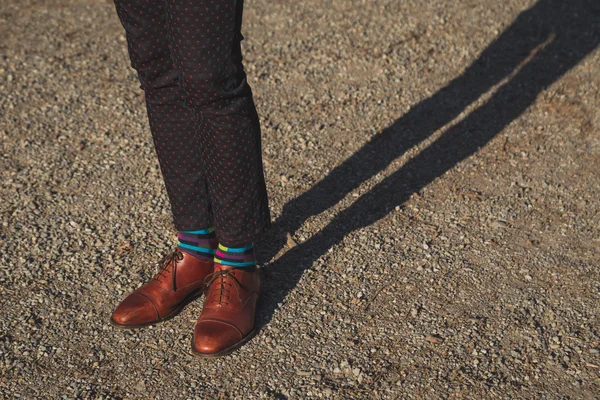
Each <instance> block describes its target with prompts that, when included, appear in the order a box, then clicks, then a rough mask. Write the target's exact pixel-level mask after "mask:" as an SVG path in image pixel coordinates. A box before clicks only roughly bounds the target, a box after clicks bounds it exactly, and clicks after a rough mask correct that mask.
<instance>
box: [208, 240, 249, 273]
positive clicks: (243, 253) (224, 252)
mask: <svg viewBox="0 0 600 400" xmlns="http://www.w3.org/2000/svg"><path fill="white" fill-rule="evenodd" d="M219 265H226V266H233V267H244V268H251V269H254V268H255V267H256V257H255V254H254V244H251V245H249V246H245V247H225V246H223V245H222V244H221V243H219V246H218V247H217V251H216V252H215V267H218V266H219Z"/></svg>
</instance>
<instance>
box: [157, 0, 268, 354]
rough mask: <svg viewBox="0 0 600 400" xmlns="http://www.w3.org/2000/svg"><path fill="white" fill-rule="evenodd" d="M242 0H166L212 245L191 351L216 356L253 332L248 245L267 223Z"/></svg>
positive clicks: (254, 285)
mask: <svg viewBox="0 0 600 400" xmlns="http://www.w3.org/2000/svg"><path fill="white" fill-rule="evenodd" d="M242 7H243V5H242V0H167V23H168V24H167V25H168V29H169V38H170V40H171V45H172V48H173V60H174V63H175V65H176V66H177V68H178V69H179V71H180V73H181V83H182V85H183V88H184V89H185V91H186V93H187V96H188V102H189V103H188V104H189V105H190V107H192V108H193V109H194V111H195V112H196V116H197V118H198V126H199V128H200V131H199V132H200V135H201V146H202V156H203V157H204V159H205V160H207V164H206V177H207V182H208V190H209V194H210V198H211V204H212V207H213V210H214V221H215V229H216V236H217V238H218V240H219V247H218V250H217V253H215V270H214V273H213V274H212V276H211V279H210V281H209V282H207V285H206V289H207V292H206V299H205V301H204V307H203V309H202V313H201V314H200V317H199V318H198V321H197V323H196V326H195V328H194V337H193V342H192V350H193V352H194V353H195V354H197V355H199V356H203V357H214V356H219V355H224V354H227V353H229V352H230V351H232V350H233V349H235V348H237V347H238V346H240V345H241V344H243V343H245V342H246V341H247V340H248V339H249V338H250V337H251V336H252V334H253V333H254V331H255V315H256V304H257V301H258V297H259V292H260V277H259V272H258V270H257V269H256V267H255V257H254V249H253V244H254V241H255V240H256V239H257V238H258V236H259V235H260V234H262V233H263V232H264V231H266V230H267V229H268V228H269V226H270V224H271V221H270V214H269V206H268V199H267V191H266V185H265V179H264V175H263V166H262V157H261V132H260V125H259V119H258V116H257V112H256V108H255V105H254V101H253V99H252V92H251V90H250V86H249V85H248V82H247V81H246V74H245V72H244V68H243V66H242V55H241V48H240V42H241V40H242V39H243V36H242V34H241V32H240V29H241V22H242Z"/></svg>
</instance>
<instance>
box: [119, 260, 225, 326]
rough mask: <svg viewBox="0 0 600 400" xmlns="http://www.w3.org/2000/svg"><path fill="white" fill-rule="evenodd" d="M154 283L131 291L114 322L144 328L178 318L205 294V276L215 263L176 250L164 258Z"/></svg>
mask: <svg viewBox="0 0 600 400" xmlns="http://www.w3.org/2000/svg"><path fill="white" fill-rule="evenodd" d="M161 262H162V267H161V268H160V271H158V273H157V274H156V275H155V276H154V277H153V278H152V280H151V281H150V282H147V283H145V284H144V285H142V286H141V287H139V288H138V289H136V290H134V291H133V292H132V293H130V294H129V295H128V296H127V297H126V298H125V299H124V300H123V301H122V302H121V304H119V305H118V306H117V308H116V309H115V311H114V312H113V314H112V316H111V318H110V322H111V324H112V325H114V326H116V327H119V328H140V327H142V326H147V325H152V324H155V323H157V322H162V321H166V320H167V319H169V318H172V317H174V316H175V315H177V314H178V313H179V311H181V309H182V308H183V307H184V306H185V305H186V304H187V303H189V302H190V301H191V300H193V299H195V298H196V297H198V296H200V295H202V288H203V287H204V279H205V278H206V276H207V275H208V274H210V273H211V272H212V271H213V262H212V261H205V260H201V259H199V258H196V257H194V256H192V255H190V254H187V253H184V252H181V251H179V250H177V249H176V250H174V251H173V252H172V253H171V254H169V255H167V256H166V257H164V258H163V260H162V261H161Z"/></svg>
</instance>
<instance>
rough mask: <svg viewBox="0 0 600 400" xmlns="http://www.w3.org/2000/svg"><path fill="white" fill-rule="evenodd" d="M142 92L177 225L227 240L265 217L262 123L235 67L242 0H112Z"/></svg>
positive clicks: (249, 235)
mask: <svg viewBox="0 0 600 400" xmlns="http://www.w3.org/2000/svg"><path fill="white" fill-rule="evenodd" d="M114 2H115V6H116V10H117V14H118V16H119V19H120V21H121V23H122V25H123V27H124V28H125V32H126V37H127V45H128V50H129V56H130V59H131V66H132V67H133V68H134V69H135V70H136V71H137V73H138V78H139V81H140V83H141V88H142V89H143V90H144V92H145V98H146V108H147V111H148V119H149V123H150V130H151V132H152V138H153V142H154V148H155V150H156V154H157V156H158V161H159V164H160V167H161V172H162V175H163V178H164V181H165V187H166V190H167V194H168V196H169V200H170V203H171V210H172V213H173V221H174V225H175V228H176V229H178V230H195V229H202V228H206V227H208V226H215V230H216V233H217V237H218V238H219V241H220V242H221V243H222V244H223V245H225V246H228V247H241V246H244V245H247V244H249V243H251V242H253V241H254V240H255V239H256V238H257V237H258V236H259V235H260V234H262V233H263V232H264V231H266V230H267V229H268V228H269V227H270V225H271V220H270V213H269V205H268V199H267V191H266V185H265V178H264V174H263V164H262V157H261V136H260V124H259V119H258V115H257V113H256V108H255V105H254V101H253V98H252V92H251V90H250V86H249V85H248V82H247V81H246V74H245V72H244V68H243V66H242V55H241V47H240V42H241V40H243V36H242V34H241V22H242V9H243V0H114Z"/></svg>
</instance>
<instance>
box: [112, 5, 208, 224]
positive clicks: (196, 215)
mask: <svg viewBox="0 0 600 400" xmlns="http://www.w3.org/2000/svg"><path fill="white" fill-rule="evenodd" d="M114 3H115V7H116V10H117V14H118V16H119V19H120V21H121V23H122V25H123V27H124V28H125V32H126V37H127V45H128V49H129V57H130V60H131V66H132V67H133V68H134V69H135V70H136V71H137V73H138V78H139V81H140V83H141V88H142V89H143V90H144V93H145V99H146V109H147V112H148V120H149V124H150V130H151V132H152V139H153V141H154V147H155V150H156V154H157V156H158V161H159V165H160V168H161V171H162V175H163V178H164V182H165V187H166V189H167V194H168V196H169V201H170V204H171V210H172V213H173V223H174V225H175V228H176V229H177V230H178V231H184V230H197V229H204V228H208V227H211V226H212V225H213V217H212V210H211V207H210V201H209V196H208V190H207V182H206V175H205V173H204V163H203V160H204V157H203V156H202V154H201V153H200V146H201V145H200V137H199V135H198V131H197V124H196V118H195V115H194V111H193V110H192V109H190V108H189V107H188V105H187V103H186V97H187V96H186V93H185V91H184V90H183V88H182V85H181V81H180V74H179V71H178V69H177V68H175V66H174V65H173V61H172V57H171V50H170V48H169V40H168V35H167V21H166V3H165V1H164V0H115V1H114Z"/></svg>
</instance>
